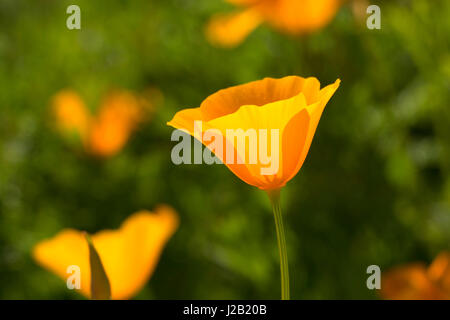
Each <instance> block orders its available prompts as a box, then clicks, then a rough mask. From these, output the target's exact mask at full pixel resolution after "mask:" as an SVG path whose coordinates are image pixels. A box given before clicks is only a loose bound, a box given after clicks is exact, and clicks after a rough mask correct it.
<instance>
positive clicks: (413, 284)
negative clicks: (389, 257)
mask: <svg viewBox="0 0 450 320" xmlns="http://www.w3.org/2000/svg"><path fill="white" fill-rule="evenodd" d="M380 294H381V297H382V298H383V299H389V300H449V299H450V253H449V252H442V253H441V254H439V255H438V256H437V257H436V258H435V259H434V261H433V262H432V264H431V265H430V266H429V267H428V268H426V266H425V265H424V264H423V263H411V264H408V265H405V266H399V267H395V268H393V269H392V270H389V271H388V272H386V273H384V274H383V275H382V278H381V292H380Z"/></svg>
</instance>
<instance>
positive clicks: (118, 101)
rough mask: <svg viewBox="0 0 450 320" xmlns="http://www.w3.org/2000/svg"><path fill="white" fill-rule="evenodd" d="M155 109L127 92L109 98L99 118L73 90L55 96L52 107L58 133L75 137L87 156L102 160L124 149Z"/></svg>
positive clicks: (101, 108)
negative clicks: (79, 140)
mask: <svg viewBox="0 0 450 320" xmlns="http://www.w3.org/2000/svg"><path fill="white" fill-rule="evenodd" d="M152 106H153V105H152V104H150V103H149V102H148V101H140V100H139V99H138V98H137V97H136V96H134V95H133V94H132V93H130V92H127V91H118V92H113V93H111V94H110V95H109V96H107V97H106V98H105V99H104V101H103V103H102V105H101V107H100V110H99V112H98V115H97V116H96V117H94V116H92V115H91V114H90V113H89V111H88V110H87V108H86V106H85V105H84V103H83V101H82V99H81V98H80V97H79V95H78V94H77V93H75V92H73V91H70V90H63V91H61V92H59V93H58V94H56V95H55V97H54V98H53V103H52V107H53V113H54V115H55V118H56V123H57V127H58V129H59V130H60V131H61V132H63V133H69V134H73V133H76V134H77V135H78V136H79V138H80V139H81V141H82V143H83V145H84V147H85V149H86V151H87V152H89V153H91V154H93V155H96V156H102V157H108V156H112V155H114V154H116V153H117V152H118V151H120V150H121V149H122V148H123V146H124V145H125V144H126V142H127V141H128V139H129V137H130V135H131V133H132V132H133V131H134V130H135V129H136V127H137V125H138V124H139V122H141V121H142V120H143V119H144V117H145V115H146V114H147V111H149V110H151V107H152ZM149 107H150V108H149Z"/></svg>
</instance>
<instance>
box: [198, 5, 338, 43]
mask: <svg viewBox="0 0 450 320" xmlns="http://www.w3.org/2000/svg"><path fill="white" fill-rule="evenodd" d="M227 1H228V2H230V3H232V4H235V5H241V6H244V7H245V8H244V9H243V10H242V11H239V12H237V13H231V14H218V15H216V16H215V17H213V18H212V19H211V20H210V22H209V23H208V25H207V28H206V35H207V38H208V39H209V40H210V42H211V43H213V44H216V45H219V46H223V47H234V46H236V45H238V44H239V43H241V42H242V41H243V40H244V39H245V38H246V37H247V36H248V34H250V32H252V31H253V30H254V29H255V28H256V27H258V25H259V24H261V23H262V22H264V21H266V22H268V23H269V24H270V25H272V26H273V27H275V28H277V29H278V30H281V31H282V32H285V33H289V34H301V33H308V32H312V31H315V30H317V29H320V28H322V27H324V26H325V25H326V24H328V23H329V22H330V21H331V19H333V17H334V16H335V15H336V13H337V11H338V9H339V7H340V6H341V4H342V2H343V1H342V0H227Z"/></svg>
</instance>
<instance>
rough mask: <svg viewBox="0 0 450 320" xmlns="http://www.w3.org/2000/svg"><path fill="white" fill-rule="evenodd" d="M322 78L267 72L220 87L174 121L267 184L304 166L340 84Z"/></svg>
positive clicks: (246, 176) (238, 170)
mask: <svg viewBox="0 0 450 320" xmlns="http://www.w3.org/2000/svg"><path fill="white" fill-rule="evenodd" d="M339 83H340V80H336V82H335V83H334V84H331V85H328V86H326V87H324V88H322V89H321V88H320V83H319V81H318V80H317V79H316V78H312V77H311V78H302V77H297V76H288V77H285V78H281V79H273V78H265V79H263V80H259V81H254V82H250V83H247V84H244V85H239V86H235V87H231V88H228V89H224V90H220V91H218V92H217V93H214V94H213V95H211V96H209V97H208V98H207V99H206V100H204V101H203V102H202V104H201V105H200V107H198V108H192V109H185V110H182V111H179V112H178V113H177V114H175V116H174V118H173V119H172V120H171V121H170V122H168V124H169V125H170V126H172V127H174V128H177V129H182V130H184V131H187V132H188V133H189V134H191V135H192V136H194V137H195V138H197V139H198V140H200V141H201V142H202V143H203V144H204V145H205V146H206V147H207V148H208V149H209V150H210V151H211V152H213V153H214V154H215V155H216V157H217V158H218V159H220V160H221V162H222V163H224V164H225V165H226V166H227V167H228V168H229V169H230V170H231V171H232V172H233V173H234V174H235V175H236V176H238V177H239V178H240V179H242V180H243V181H245V182H246V183H248V184H250V185H252V186H256V187H258V188H260V189H263V190H275V189H279V188H281V187H283V186H284V185H285V184H286V182H288V181H289V180H291V179H292V178H293V177H294V176H295V175H296V174H297V172H298V171H299V170H300V168H301V166H302V164H303V162H304V160H305V158H306V155H307V153H308V150H309V147H310V145H311V142H312V139H313V137H314V133H315V131H316V128H317V125H318V123H319V120H320V117H321V114H322V111H323V109H324V108H325V105H326V104H327V102H328V101H329V100H330V98H331V97H332V95H333V94H334V92H335V91H336V90H337V88H338V86H339Z"/></svg>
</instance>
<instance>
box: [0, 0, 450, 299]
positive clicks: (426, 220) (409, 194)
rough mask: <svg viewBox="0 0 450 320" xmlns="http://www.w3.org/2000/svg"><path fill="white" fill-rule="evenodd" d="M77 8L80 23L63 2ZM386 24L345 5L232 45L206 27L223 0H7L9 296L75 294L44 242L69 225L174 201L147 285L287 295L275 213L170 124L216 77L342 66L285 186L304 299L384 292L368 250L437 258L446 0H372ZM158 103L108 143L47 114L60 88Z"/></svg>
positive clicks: (443, 178) (234, 80) (2, 144)
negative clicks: (155, 95)
mask: <svg viewBox="0 0 450 320" xmlns="http://www.w3.org/2000/svg"><path fill="white" fill-rule="evenodd" d="M70 4H77V5H79V6H80V8H81V30H68V29H67V28H66V19H67V17H68V15H67V14H66V8H67V6H68V5H70ZM371 4H378V5H379V6H380V7H381V30H368V29H367V28H366V25H365V19H366V17H367V15H366V14H365V13H364V12H363V16H362V19H361V17H359V18H358V16H357V15H356V14H355V12H353V11H352V6H351V3H348V4H346V5H344V6H343V7H342V8H341V9H340V11H339V12H338V14H337V16H336V17H335V19H334V20H333V21H332V23H331V24H329V25H328V26H327V27H326V28H324V29H322V30H319V31H318V32H315V33H313V34H311V35H307V36H302V37H292V36H286V35H283V34H280V33H278V32H277V31H276V30H274V29H272V28H270V27H269V26H267V25H264V26H262V27H260V28H258V29H257V30H256V31H255V32H253V33H252V34H251V35H250V36H249V37H248V39H247V40H246V41H245V42H244V43H243V44H242V45H240V46H239V47H237V48H235V49H228V50H225V49H218V48H214V47H212V46H211V45H210V44H209V43H208V42H207V41H206V40H205V37H204V32H203V29H204V25H205V23H206V22H207V21H208V20H209V18H210V17H211V15H213V14H215V13H218V12H227V11H232V10H233V7H232V6H231V5H229V4H227V3H225V2H223V1H221V0H165V1H150V0H134V1H124V0H122V1H119V0H114V1H113V0H96V1H92V0H85V1H81V0H70V1H62V0H40V1H32V0H29V1H26V0H0V298H2V299H79V298H82V297H81V296H80V295H78V294H76V293H74V292H71V291H70V290H67V288H66V285H65V282H64V281H62V280H60V279H59V278H57V277H56V276H54V275H53V274H51V273H49V272H47V271H46V270H44V269H42V268H40V267H39V266H37V265H36V264H35V263H34V261H33V260H32V258H31V256H30V250H31V248H32V246H33V245H34V244H35V243H37V242H38V241H40V240H42V239H44V238H48V237H51V236H53V235H55V234H56V233H57V232H58V231H60V230H61V229H62V228H67V227H70V228H76V229H80V230H87V231H89V232H96V231H98V230H101V229H105V228H117V227H118V226H119V225H120V223H121V222H122V221H123V220H125V219H126V217H128V216H129V215H130V214H132V213H133V212H135V211H137V210H139V209H149V210H152V209H153V208H154V207H155V206H156V205H157V204H159V203H167V204H169V205H171V206H173V207H174V208H175V209H176V210H177V211H178V213H179V215H180V222H181V224H180V227H179V229H178V231H177V232H176V233H175V235H174V236H173V238H172V239H171V240H170V241H169V243H168V245H167V247H166V249H165V250H164V251H163V254H162V257H161V260H160V262H159V265H158V267H157V269H156V271H155V273H154V274H153V276H152V278H151V279H150V281H149V282H148V283H147V285H146V286H145V288H144V289H143V290H142V291H141V292H140V293H139V294H138V295H137V296H136V298H137V299H172V298H173V299H184V298H185V299H250V298H252V299H266V298H267V299H278V298H279V296H280V288H279V286H280V282H279V266H278V252H277V246H276V238H275V228H274V224H273V215H272V212H271V208H270V204H269V201H268V199H266V196H265V194H264V193H263V192H261V191H259V190H257V189H256V188H252V187H250V186H248V185H246V184H245V183H243V182H242V181H240V180H239V179H238V178H237V177H235V176H234V175H233V174H232V173H231V172H230V171H229V170H228V169H227V168H226V167H225V166H222V165H213V166H208V165H180V166H175V165H174V164H172V162H171V160H170V151H171V148H172V146H173V145H174V144H175V143H173V142H171V141H170V135H171V132H172V128H170V127H168V126H166V124H165V123H166V122H167V121H168V120H170V119H171V117H172V116H173V115H174V114H175V112H176V111H178V110H180V109H182V108H186V107H197V106H198V105H199V104H200V103H201V101H202V100H203V99H204V98H205V97H206V96H208V95H209V94H211V93H214V92H215V91H217V90H219V89H221V88H225V87H229V86H232V85H237V84H242V83H246V82H249V81H253V80H257V79H261V78H263V77H267V76H270V77H283V76H286V75H301V76H315V77H317V78H318V79H319V80H320V81H321V83H322V84H323V85H326V84H329V83H332V82H334V81H335V80H336V79H337V78H340V79H341V80H342V84H341V87H340V88H339V90H338V91H337V92H336V94H335V96H334V97H333V98H332V100H331V101H330V103H329V104H328V106H327V108H326V110H325V112H324V115H323V117H322V120H321V122H320V124H319V127H318V130H317V133H316V136H315V139H314V141H313V144H312V147H311V150H310V152H309V155H308V158H307V160H306V162H305V164H304V166H303V168H302V169H301V171H300V173H299V174H298V175H297V176H296V177H295V178H294V179H293V180H292V181H291V182H290V183H288V185H287V187H286V188H284V193H283V197H282V206H283V213H284V214H285V225H286V226H287V241H288V250H289V259H290V272H291V288H292V297H293V298H294V299H323V298H331V299H335V298H343V299H356V298H368V299H372V298H373V299H377V298H378V294H377V292H376V290H375V291H370V290H368V289H367V287H366V279H367V277H368V275H367V274H366V268H367V266H369V265H371V264H377V265H379V266H380V267H381V269H382V270H387V269H388V268H390V267H392V266H395V265H399V264H403V263H408V262H411V261H416V260H421V261H424V262H427V263H428V262H430V261H431V260H432V259H433V258H434V257H435V256H436V255H437V254H438V253H439V252H440V251H442V250H446V249H449V243H450V108H449V107H450V106H449V101H450V81H449V79H450V44H449V40H450V38H449V35H450V19H449V18H450V2H449V1H446V0H441V1H428V0H415V1H378V2H377V1H373V2H371ZM148 86H155V87H158V88H159V89H160V90H161V91H162V92H163V94H164V98H165V99H164V104H163V105H162V106H160V108H159V109H158V112H157V113H156V115H155V116H154V117H153V119H152V120H151V121H149V122H147V123H145V124H144V125H142V126H140V128H139V130H138V131H137V132H135V133H134V134H133V135H132V136H131V138H130V140H129V142H128V143H127V145H126V146H125V148H124V149H123V150H122V151H121V152H120V153H119V154H117V155H116V156H114V157H111V158H108V159H104V160H99V159H95V158H93V157H90V156H88V155H86V154H84V153H82V152H77V151H76V150H74V148H73V147H72V146H69V145H68V144H67V143H66V142H65V141H64V140H63V139H62V138H61V135H60V134H58V133H57V132H56V131H55V130H54V129H53V126H52V125H53V124H52V123H51V118H50V117H49V102H50V98H51V97H52V95H53V94H55V93H56V92H57V91H58V90H60V89H63V88H72V89H74V90H76V91H78V92H79V93H80V95H81V96H82V97H83V99H84V100H85V101H86V103H87V104H88V106H89V108H91V109H92V110H95V109H96V108H97V106H98V105H99V101H100V99H101V98H102V96H104V94H105V93H106V92H107V91H108V90H109V89H110V88H123V89H129V90H133V91H136V92H140V91H142V90H144V89H145V88H147V87H148Z"/></svg>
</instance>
